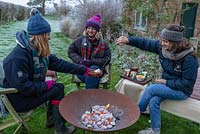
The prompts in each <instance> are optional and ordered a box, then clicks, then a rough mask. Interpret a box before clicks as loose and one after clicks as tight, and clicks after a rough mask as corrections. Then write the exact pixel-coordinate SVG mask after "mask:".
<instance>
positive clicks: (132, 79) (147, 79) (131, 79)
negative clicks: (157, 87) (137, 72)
mask: <svg viewBox="0 0 200 134" xmlns="http://www.w3.org/2000/svg"><path fill="white" fill-rule="evenodd" d="M120 77H121V78H124V79H127V80H130V81H132V82H135V83H137V84H140V85H145V84H147V83H149V82H150V81H151V79H150V78H146V79H145V80H144V81H138V80H137V79H135V78H130V77H128V76H124V75H120Z"/></svg>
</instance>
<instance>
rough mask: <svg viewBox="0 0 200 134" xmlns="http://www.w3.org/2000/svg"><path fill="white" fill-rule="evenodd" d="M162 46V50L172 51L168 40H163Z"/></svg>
mask: <svg viewBox="0 0 200 134" xmlns="http://www.w3.org/2000/svg"><path fill="white" fill-rule="evenodd" d="M161 46H162V48H164V49H165V50H170V49H171V44H170V42H169V41H168V40H166V39H161Z"/></svg>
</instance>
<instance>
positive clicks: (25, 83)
mask: <svg viewBox="0 0 200 134" xmlns="http://www.w3.org/2000/svg"><path fill="white" fill-rule="evenodd" d="M16 38H17V42H18V43H17V46H16V47H15V48H14V49H13V50H12V52H11V53H10V54H9V55H8V56H7V57H6V58H5V59H4V61H3V68H4V71H5V79H4V82H3V86H4V87H8V88H9V87H13V88H17V89H18V90H19V92H18V93H17V94H22V95H24V96H33V95H40V94H41V93H43V92H45V91H46V90H47V86H46V83H45V79H43V80H41V81H34V80H33V75H34V62H33V57H32V49H31V48H30V46H29V41H28V40H27V35H26V32H24V31H21V32H18V33H17V34H16ZM48 69H49V70H53V71H56V72H63V73H71V74H81V75H82V74H84V72H85V70H86V68H85V67H84V66H81V65H78V64H74V63H70V62H67V61H64V60H62V59H59V58H57V57H56V56H55V55H50V56H49V65H48ZM43 77H44V78H45V76H43Z"/></svg>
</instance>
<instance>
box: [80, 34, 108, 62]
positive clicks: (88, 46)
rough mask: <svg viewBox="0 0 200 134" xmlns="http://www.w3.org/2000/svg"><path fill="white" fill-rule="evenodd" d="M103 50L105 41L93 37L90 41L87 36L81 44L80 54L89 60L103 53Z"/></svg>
mask: <svg viewBox="0 0 200 134" xmlns="http://www.w3.org/2000/svg"><path fill="white" fill-rule="evenodd" d="M104 51H105V43H104V42H103V39H102V38H100V39H99V40H97V39H95V40H94V41H93V42H90V41H89V39H88V38H87V37H84V38H83V40H82V44H81V56H82V59H84V60H90V59H92V58H94V57H95V56H96V54H97V53H98V54H99V55H103V54H104Z"/></svg>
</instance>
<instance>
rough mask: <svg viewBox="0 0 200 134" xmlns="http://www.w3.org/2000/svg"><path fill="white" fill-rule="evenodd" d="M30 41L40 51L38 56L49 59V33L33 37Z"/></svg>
mask: <svg viewBox="0 0 200 134" xmlns="http://www.w3.org/2000/svg"><path fill="white" fill-rule="evenodd" d="M30 41H31V42H33V45H34V46H35V47H36V49H37V51H38V56H42V57H47V56H48V55H49V54H50V48H49V33H44V34H40V35H32V36H31V38H30Z"/></svg>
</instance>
